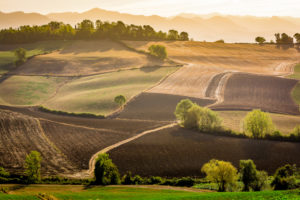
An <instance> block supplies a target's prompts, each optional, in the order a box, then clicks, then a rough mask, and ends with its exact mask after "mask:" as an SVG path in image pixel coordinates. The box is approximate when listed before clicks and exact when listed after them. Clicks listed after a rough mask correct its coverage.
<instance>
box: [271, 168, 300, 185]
mask: <svg viewBox="0 0 300 200" xmlns="http://www.w3.org/2000/svg"><path fill="white" fill-rule="evenodd" d="M294 172H295V169H294V167H293V166H291V165H285V166H283V167H280V168H278V169H277V170H276V172H275V175H274V179H273V181H272V183H271V186H272V187H274V190H287V189H293V188H295V186H296V178H295V176H294Z"/></svg>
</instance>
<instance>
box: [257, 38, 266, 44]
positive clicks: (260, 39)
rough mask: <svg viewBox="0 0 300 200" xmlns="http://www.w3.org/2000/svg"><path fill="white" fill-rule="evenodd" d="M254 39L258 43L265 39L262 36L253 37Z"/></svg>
mask: <svg viewBox="0 0 300 200" xmlns="http://www.w3.org/2000/svg"><path fill="white" fill-rule="evenodd" d="M255 41H256V42H257V43H258V44H263V43H265V41H266V39H265V38H264V37H256V38H255Z"/></svg>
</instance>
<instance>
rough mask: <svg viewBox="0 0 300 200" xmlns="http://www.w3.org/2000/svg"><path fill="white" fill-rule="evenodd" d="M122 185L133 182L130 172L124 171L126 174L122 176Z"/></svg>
mask: <svg viewBox="0 0 300 200" xmlns="http://www.w3.org/2000/svg"><path fill="white" fill-rule="evenodd" d="M121 183H122V184H123V185H132V184H133V183H134V181H133V177H132V174H131V172H126V174H125V175H124V176H123V177H122V182H121Z"/></svg>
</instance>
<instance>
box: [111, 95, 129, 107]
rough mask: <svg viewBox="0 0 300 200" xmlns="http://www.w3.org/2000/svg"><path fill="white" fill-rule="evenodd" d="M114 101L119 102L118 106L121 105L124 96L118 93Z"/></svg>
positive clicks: (123, 101) (124, 100)
mask: <svg viewBox="0 0 300 200" xmlns="http://www.w3.org/2000/svg"><path fill="white" fill-rule="evenodd" d="M114 101H115V103H117V104H119V106H123V105H124V104H125V103H126V97H125V96H124V95H118V96H116V97H115V99H114Z"/></svg>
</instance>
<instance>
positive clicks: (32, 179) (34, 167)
mask: <svg viewBox="0 0 300 200" xmlns="http://www.w3.org/2000/svg"><path fill="white" fill-rule="evenodd" d="M41 161H42V158H41V154H40V153H39V152H37V151H31V152H30V154H28V155H27V157H26V159H25V174H26V175H27V176H28V182H29V183H36V182H38V181H40V180H41V171H40V170H41Z"/></svg>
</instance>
